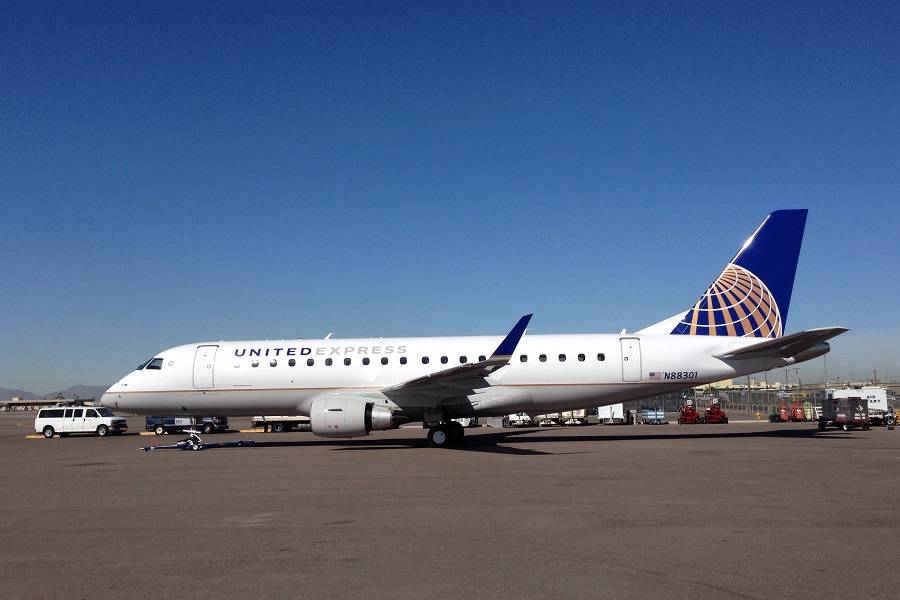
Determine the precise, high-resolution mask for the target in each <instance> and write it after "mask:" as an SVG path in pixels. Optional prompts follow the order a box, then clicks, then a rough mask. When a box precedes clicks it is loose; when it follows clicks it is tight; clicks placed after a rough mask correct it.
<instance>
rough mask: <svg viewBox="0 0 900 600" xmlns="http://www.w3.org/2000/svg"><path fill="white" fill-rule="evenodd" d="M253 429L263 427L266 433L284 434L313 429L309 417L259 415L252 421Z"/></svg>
mask: <svg viewBox="0 0 900 600" xmlns="http://www.w3.org/2000/svg"><path fill="white" fill-rule="evenodd" d="M251 424H252V426H253V427H262V428H263V431H265V432H266V433H268V432H270V431H271V432H273V433H284V432H286V431H293V430H295V429H296V430H297V431H309V430H310V429H311V428H312V425H311V424H310V421H309V417H302V416H300V415H280V416H271V415H258V416H255V417H253V419H251Z"/></svg>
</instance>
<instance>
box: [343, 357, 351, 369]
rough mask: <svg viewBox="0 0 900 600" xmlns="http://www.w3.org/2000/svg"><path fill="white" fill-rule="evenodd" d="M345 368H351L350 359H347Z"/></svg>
mask: <svg viewBox="0 0 900 600" xmlns="http://www.w3.org/2000/svg"><path fill="white" fill-rule="evenodd" d="M344 366H345V367H349V366H350V359H349V358H345V359H344Z"/></svg>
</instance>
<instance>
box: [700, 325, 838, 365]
mask: <svg viewBox="0 0 900 600" xmlns="http://www.w3.org/2000/svg"><path fill="white" fill-rule="evenodd" d="M845 331H849V330H848V329H847V328H846V327H821V328H818V329H808V330H806V331H799V332H797V333H792V334H790V335H786V336H784V337H780V338H775V339H772V340H766V341H764V342H760V343H758V344H753V345H752V346H746V347H744V348H740V349H738V350H730V351H728V352H724V353H722V354H716V358H722V359H741V360H745V359H751V358H772V357H778V358H791V357H793V356H796V355H798V354H800V353H801V352H803V351H805V350H809V349H810V348H813V347H814V346H815V345H816V344H820V343H822V342H824V341H826V340H830V339H831V338H833V337H835V336H838V335H841V334H842V333H844V332H845Z"/></svg>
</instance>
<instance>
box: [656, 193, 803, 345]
mask: <svg viewBox="0 0 900 600" xmlns="http://www.w3.org/2000/svg"><path fill="white" fill-rule="evenodd" d="M806 212H807V211H806V209H797V210H777V211H775V212H773V213H772V214H770V215H769V216H768V217H766V219H765V220H764V221H763V222H762V225H760V226H759V227H758V228H757V229H756V231H755V232H754V233H753V235H751V236H750V238H749V239H748V240H747V241H746V242H744V245H743V247H741V249H740V251H738V253H737V254H736V255H735V257H734V258H732V259H731V262H730V263H728V264H727V265H726V266H725V270H723V271H722V274H721V275H719V277H718V279H716V280H715V281H714V282H713V284H712V285H711V286H709V289H707V290H706V293H704V294H703V295H702V296H700V299H699V300H697V302H695V303H694V306H693V307H691V309H690V310H688V311H687V313H685V315H684V316H683V317H682V318H681V321H680V322H679V323H678V324H677V325H676V326H675V329H673V330H672V333H673V334H681V335H728V336H744V337H766V338H777V337H781V335H782V334H783V332H784V327H785V323H786V322H787V315H788V309H789V308H790V305H791V291H792V290H793V288H794V275H795V273H796V272H797V259H798V258H799V256H800V243H801V242H802V241H803V229H804V227H805V226H806Z"/></svg>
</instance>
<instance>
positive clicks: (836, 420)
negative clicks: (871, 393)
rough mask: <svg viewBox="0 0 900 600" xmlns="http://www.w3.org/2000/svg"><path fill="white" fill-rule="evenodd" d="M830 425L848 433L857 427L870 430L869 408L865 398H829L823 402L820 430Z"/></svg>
mask: <svg viewBox="0 0 900 600" xmlns="http://www.w3.org/2000/svg"><path fill="white" fill-rule="evenodd" d="M829 425H834V426H835V427H839V428H841V429H843V430H844V431H848V430H850V429H852V428H855V427H861V428H862V429H868V428H869V407H868V403H867V402H866V400H865V399H863V398H827V399H825V400H824V401H823V402H822V416H821V417H820V418H819V430H820V431H824V430H825V428H826V427H828V426H829Z"/></svg>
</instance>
